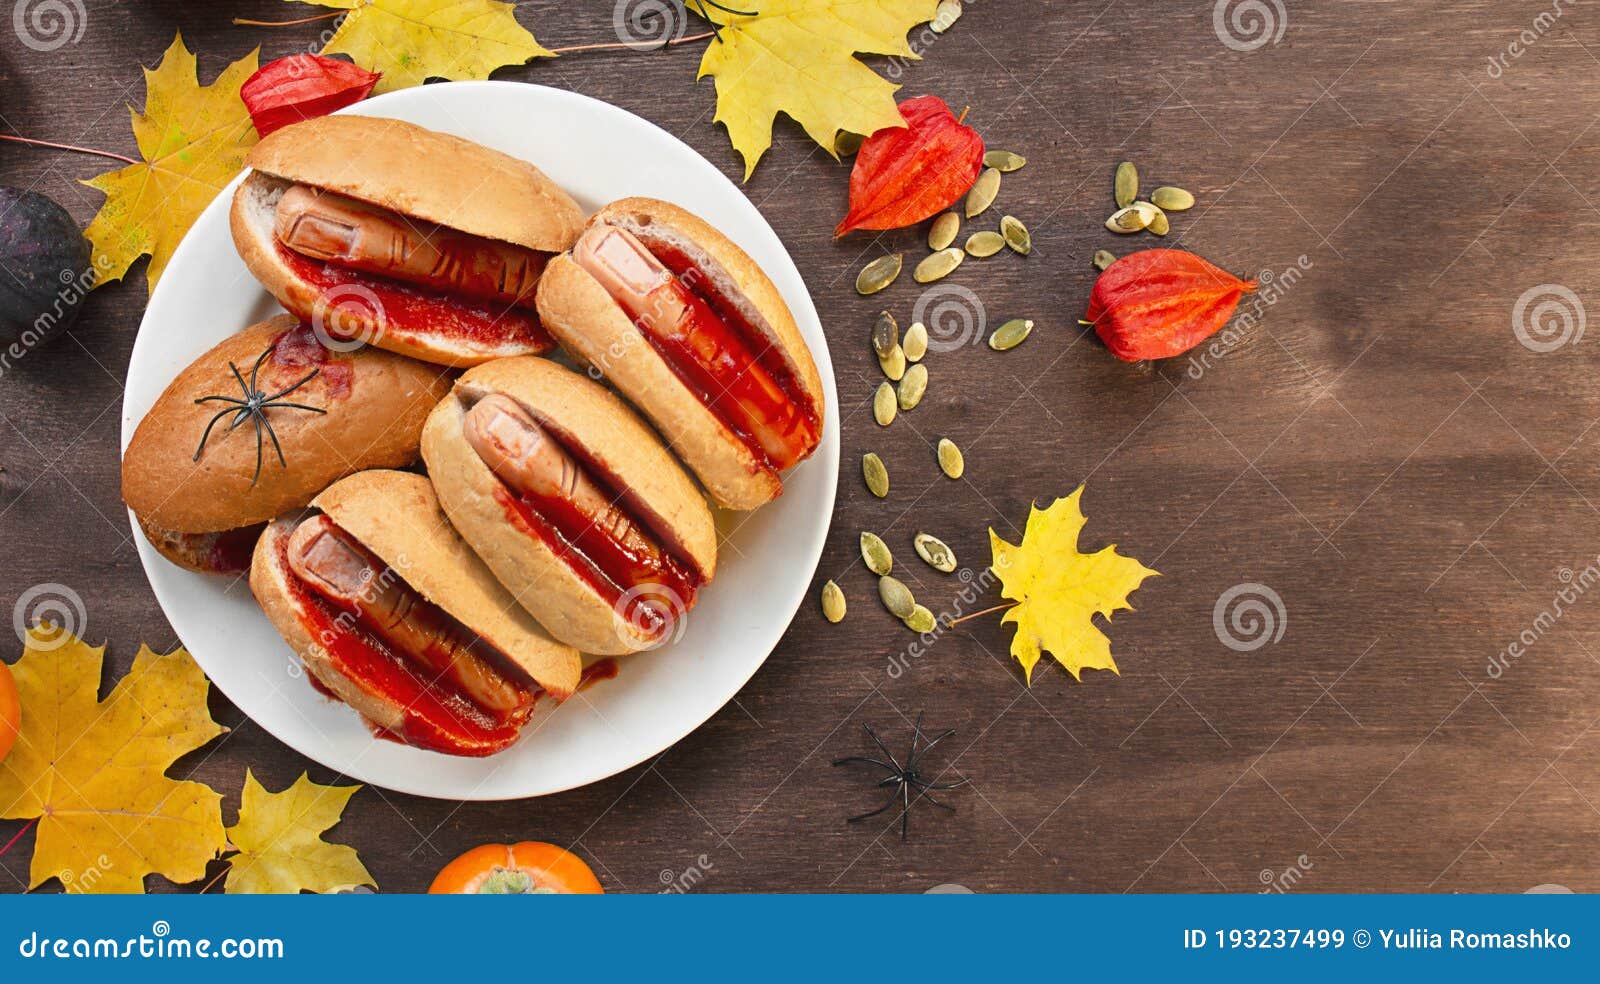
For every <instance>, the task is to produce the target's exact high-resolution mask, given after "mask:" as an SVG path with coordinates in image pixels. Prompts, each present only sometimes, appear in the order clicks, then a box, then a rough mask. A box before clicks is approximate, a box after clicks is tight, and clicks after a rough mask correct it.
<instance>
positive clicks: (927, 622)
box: [900, 605, 939, 635]
mask: <svg viewBox="0 0 1600 984" xmlns="http://www.w3.org/2000/svg"><path fill="white" fill-rule="evenodd" d="M900 621H902V622H904V623H906V628H908V629H910V630H911V631H912V632H915V633H916V634H918V635H927V634H928V633H929V632H932V631H933V627H934V626H935V625H938V624H939V623H938V622H936V621H934V618H933V612H931V611H929V610H928V609H927V608H925V607H923V606H922V605H918V606H917V607H915V608H913V609H911V614H910V615H907V616H906V617H905V618H903V619H901V620H900Z"/></svg>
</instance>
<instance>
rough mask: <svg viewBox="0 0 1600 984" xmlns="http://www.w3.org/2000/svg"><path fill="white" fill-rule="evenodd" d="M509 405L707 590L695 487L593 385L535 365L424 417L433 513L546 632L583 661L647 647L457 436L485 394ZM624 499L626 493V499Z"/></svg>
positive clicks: (489, 373) (488, 381)
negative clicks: (611, 493) (586, 466)
mask: <svg viewBox="0 0 1600 984" xmlns="http://www.w3.org/2000/svg"><path fill="white" fill-rule="evenodd" d="M496 393H498V394H504V395H506V396H509V397H510V398H512V399H513V400H515V401H516V402H517V403H518V404H520V405H521V406H522V407H523V408H524V409H526V410H527V411H528V412H529V413H530V414H531V415H532V416H533V417H534V418H535V419H537V420H538V421H539V423H540V424H542V425H543V426H544V427H545V428H546V429H548V430H549V431H550V432H551V433H552V434H553V435H554V436H555V437H556V438H558V439H559V441H560V442H561V443H562V444H563V445H566V446H568V447H569V448H577V449H578V450H580V451H581V455H582V457H583V458H585V459H586V460H587V461H588V462H589V463H592V465H593V466H595V467H596V468H597V469H598V470H599V471H600V472H602V473H603V476H602V477H603V478H604V479H605V480H606V481H607V483H608V484H609V485H610V486H611V487H612V488H613V489H615V490H618V491H619V492H621V498H622V501H623V503H624V505H625V506H626V507H627V508H628V509H629V511H630V513H631V514H632V515H633V516H634V517H635V518H636V519H637V520H638V521H639V522H640V523H641V525H642V526H644V527H647V528H648V529H649V530H650V531H651V532H652V533H653V534H654V536H655V537H656V538H657V539H658V542H660V543H661V544H662V545H663V546H665V547H666V548H667V549H669V550H671V551H672V552H673V553H674V554H675V555H676V556H677V557H679V558H682V560H683V561H685V562H686V563H687V564H688V565H689V566H691V567H692V568H693V569H694V571H695V573H696V574H697V575H698V577H699V579H700V582H701V583H704V582H706V581H709V580H710V579H711V578H712V576H713V575H714V574H715V572H716V563H717V539H716V529H715V526H714V524H713V522H712V519H711V512H710V510H709V509H708V508H707V507H706V503H705V500H704V499H702V498H701V496H700V494H699V492H698V490H697V489H696V488H695V486H694V483H693V481H692V480H690V478H689V477H688V475H687V474H685V473H684V471H683V469H682V468H681V467H679V465H678V463H677V461H675V460H674V459H673V457H672V455H671V454H670V453H669V452H668V451H667V449H666V448H665V447H663V446H662V445H661V442H660V441H659V439H657V437H656V435H655V434H654V433H653V432H652V431H651V430H650V428H649V426H648V425H647V424H645V422H644V421H643V420H641V419H639V417H638V416H637V415H635V414H634V413H633V411H632V410H630V409H629V408H628V407H627V406H626V405H625V404H624V403H623V402H622V401H621V400H620V399H618V398H617V397H616V396H615V395H613V394H612V393H611V392H609V391H608V390H606V389H605V388H604V387H602V386H600V385H599V384H597V383H595V382H593V381H591V380H589V379H586V378H585V377H583V376H581V375H579V374H577V373H574V372H572V371H570V370H567V369H564V368H562V367H560V366H558V365H556V364H555V363H553V362H549V361H547V360H545V359H538V358H519V359H503V360H499V361H496V362H491V363H488V364H486V365H482V366H479V367H477V368H475V369H472V370H469V371H468V372H467V373H466V374H465V375H463V376H462V377H461V378H460V379H459V380H457V382H456V386H455V388H454V390H453V391H452V392H451V394H450V396H449V397H447V398H446V399H445V400H443V401H441V402H440V403H439V405H438V407H436V408H435V409H434V411H433V413H432V414H431V415H430V416H429V418H428V422H427V424H426V426H425V427H424V428H423V435H422V455H423V460H424V461H426V462H427V464H428V473H429V475H430V476H431V477H432V479H433V483H434V487H435V489H436V490H437V491H438V494H439V501H440V504H441V505H442V506H443V507H444V511H445V513H446V514H447V515H448V516H449V517H450V521H451V522H452V523H453V524H454V525H455V527H456V529H458V530H459V531H460V532H461V536H462V538H463V539H465V540H466V541H467V542H468V543H469V544H471V545H472V547H473V549H474V550H475V551H477V553H478V556H480V557H482V558H483V560H484V563H486V564H487V565H488V566H489V569H490V570H492V571H494V573H495V575H496V576H497V577H499V579H500V581H501V582H502V583H503V584H505V586H506V587H507V588H508V589H509V590H510V592H511V594H512V595H513V596H514V597H516V599H517V600H518V601H519V602H521V603H522V605H523V607H524V608H526V609H527V610H528V611H529V612H530V613H532V615H533V616H534V618H536V619H537V620H538V621H539V622H540V623H541V624H542V625H544V627H545V628H546V629H548V630H549V631H550V634H551V635H553V636H555V637H556V638H557V639H560V640H562V641H563V642H566V643H568V644H570V645H573V646H576V647H577V648H579V649H581V650H583V651H584V652H590V653H596V654H622V653H630V652H637V651H639V650H641V649H645V648H648V647H649V646H650V645H652V644H654V640H652V639H650V638H649V637H648V636H647V635H646V634H645V633H644V632H643V631H642V630H641V626H640V625H639V624H637V622H636V621H635V620H634V617H633V615H632V613H631V612H630V611H628V610H627V609H626V608H625V607H624V608H623V610H622V611H618V607H619V606H618V605H616V604H614V603H613V602H611V601H608V600H607V599H606V598H605V597H603V596H602V594H601V593H600V592H599V591H597V590H596V589H595V587H594V586H593V584H592V583H591V581H589V580H586V579H585V578H584V577H583V576H581V575H580V573H579V572H578V571H577V570H576V569H575V568H574V567H573V565H572V563H570V562H569V561H568V560H567V559H565V558H563V557H562V556H560V555H558V554H557V553H556V552H555V551H554V550H553V549H552V548H551V546H550V545H549V544H548V543H547V542H546V541H545V540H543V539H541V538H540V537H539V536H538V535H535V534H533V533H531V532H530V531H528V530H526V529H523V528H520V527H519V526H518V525H517V523H516V521H515V520H514V518H513V517H512V515H511V514H510V513H509V512H508V509H507V506H506V504H505V502H504V501H503V497H504V495H505V486H504V485H503V483H502V482H501V481H500V479H499V478H498V477H497V476H496V475H495V474H494V472H493V471H491V470H490V468H489V467H488V466H487V465H486V464H485V463H484V461H483V459H482V458H480V457H479V455H478V453H477V452H476V451H475V450H474V449H473V448H472V446H471V445H470V444H469V443H468V441H467V439H466V437H465V436H464V433H463V428H464V422H465V418H466V414H467V411H468V410H469V409H470V408H471V407H472V406H473V405H474V404H475V403H477V401H479V400H481V399H482V398H484V397H485V396H488V395H490V394H496ZM624 490H625V491H624Z"/></svg>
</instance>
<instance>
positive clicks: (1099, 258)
mask: <svg viewBox="0 0 1600 984" xmlns="http://www.w3.org/2000/svg"><path fill="white" fill-rule="evenodd" d="M1115 262H1117V254H1115V253H1113V252H1111V251H1110V250H1108V249H1097V250H1095V251H1094V268H1095V269H1096V270H1104V269H1105V268H1106V267H1108V266H1110V265H1111V264H1113V263H1115Z"/></svg>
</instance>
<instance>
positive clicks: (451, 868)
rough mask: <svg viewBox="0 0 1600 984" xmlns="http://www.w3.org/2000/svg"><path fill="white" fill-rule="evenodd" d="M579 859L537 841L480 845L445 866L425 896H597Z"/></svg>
mask: <svg viewBox="0 0 1600 984" xmlns="http://www.w3.org/2000/svg"><path fill="white" fill-rule="evenodd" d="M604 892H605V889H603V888H601V887H600V880H599V879H598V878H596V877H595V876H594V872H593V871H591V870H590V869H589V866H588V865H587V864H584V863H583V859H582V858H580V857H578V856H577V855H576V854H573V853H572V852H571V851H567V850H563V849H562V848H559V847H557V846H555V845H554V844H545V843H542V842H540V841H523V842H522V843H520V844H510V845H507V844H485V845H483V846H482V847H475V848H473V849H472V850H470V851H468V852H467V853H465V854H463V855H461V856H460V857H459V858H456V859H455V860H454V861H452V862H450V863H449V864H447V865H445V866H444V870H442V871H440V872H439V874H438V875H437V876H436V877H435V878H434V879H433V884H432V885H430V886H428V894H430V895H601V894H604Z"/></svg>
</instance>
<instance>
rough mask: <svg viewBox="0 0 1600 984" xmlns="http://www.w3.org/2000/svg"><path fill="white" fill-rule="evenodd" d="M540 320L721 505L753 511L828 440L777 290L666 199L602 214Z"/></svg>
mask: <svg viewBox="0 0 1600 984" xmlns="http://www.w3.org/2000/svg"><path fill="white" fill-rule="evenodd" d="M537 306H538V311H539V316H540V319H541V321H542V322H543V323H544V325H545V327H546V328H547V329H548V330H549V331H550V332H551V334H552V335H554V336H555V338H556V340H557V341H558V342H560V344H561V345H562V347H563V348H565V349H567V350H568V351H569V352H571V353H572V354H573V356H574V357H576V358H579V359H581V360H582V361H584V362H586V363H588V364H590V365H592V366H594V367H595V368H596V369H598V370H599V371H600V372H602V373H604V374H605V375H606V376H607V377H608V378H609V379H610V380H611V382H612V383H613V384H615V385H616V387H617V389H619V390H620V391H621V392H622V393H623V394H624V395H625V396H627V397H628V399H629V400H631V401H632V402H633V403H634V404H635V405H636V406H638V407H639V408H640V410H642V411H643V412H644V414H645V416H647V417H649V418H650V420H651V422H652V423H654V424H655V425H656V427H657V428H658V429H659V430H660V431H661V432H662V434H663V435H665V436H666V437H667V439H668V441H669V442H670V443H671V445H672V447H673V449H674V450H675V451H677V452H678V454H679V456H680V457H681V458H682V459H683V461H684V463H685V464H687V465H688V466H689V468H690V469H691V470H692V471H693V472H694V473H695V474H696V475H697V476H698V477H699V479H700V482H701V484H702V485H704V486H705V489H706V491H707V492H708V493H709V494H710V495H711V497H712V499H714V500H715V501H716V502H717V503H718V504H719V505H722V506H725V507H727V508H731V509H753V508H755V507H757V506H759V505H761V504H762V503H765V502H768V501H770V500H771V499H773V498H774V497H776V496H777V495H778V494H780V493H781V492H782V490H783V482H782V478H781V474H780V473H781V472H783V471H785V470H787V469H789V468H791V467H793V466H794V465H795V464H797V463H798V462H800V461H802V460H804V459H805V458H807V457H809V456H810V455H811V453H812V452H813V451H815V450H816V448H817V445H818V443H819V442H820V440H821V436H822V425H823V420H824V416H825V412H824V411H825V407H824V397H823V393H822V384H821V379H820V377H819V375H818V373H817V368H816V364H815V362H814V361H813V360H812V357H811V352H810V350H809V349H808V348H807V347H806V344H805V341H804V339H803V338H802V337H801V335H800V330H799V328H798V327H797V326H796V324H795V321H794V317H793V315H792V314H791V312H790V311H789V309H788V306H787V305H786V304H784V302H783V299H782V297H781V296H780V295H779V293H778V291H777V288H776V287H775V286H773V284H772V282H771V280H769V279H768V278H767V276H766V274H765V273H763V272H762V271H761V269H760V268H759V267H758V266H756V264H755V262H754V261H753V260H751V259H750V257H749V256H748V255H746V254H745V253H744V251H743V250H741V249H739V247H738V246H736V245H734V243H733V242H732V241H730V240H729V239H728V238H727V237H726V236H724V235H722V233H720V232H718V231H717V230H716V229H715V228H713V227H712V226H710V225H709V224H707V223H706V222H705V221H704V220H702V219H700V218H698V217H696V216H694V215H692V214H690V213H688V212H686V211H684V210H683V209H681V208H678V207H677V206H674V205H671V204H668V203H666V202H661V201H656V200H653V199H645V198H629V199H624V200H622V201H619V202H613V203H612V204H610V205H608V206H606V207H605V208H603V209H601V210H600V212H599V213H597V214H596V215H595V216H594V217H593V218H592V219H591V220H590V221H589V224H588V226H587V228H586V229H585V231H584V232H583V234H582V235H581V236H580V237H579V239H578V241H577V243H576V244H575V245H574V246H573V248H572V249H571V251H569V252H568V253H564V254H562V255H561V256H559V257H556V258H555V259H554V260H551V261H550V263H549V264H548V266H547V267H546V268H545V272H544V276H543V277H542V278H541V279H540V282H539V289H538V296H537Z"/></svg>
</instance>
